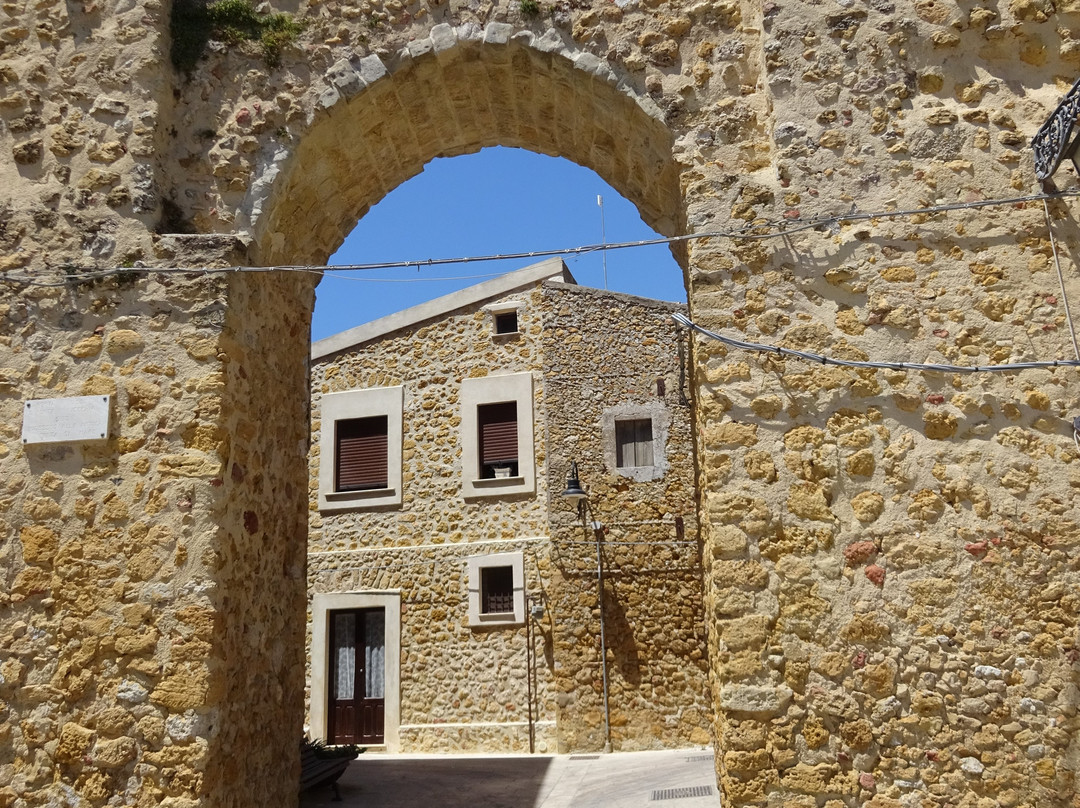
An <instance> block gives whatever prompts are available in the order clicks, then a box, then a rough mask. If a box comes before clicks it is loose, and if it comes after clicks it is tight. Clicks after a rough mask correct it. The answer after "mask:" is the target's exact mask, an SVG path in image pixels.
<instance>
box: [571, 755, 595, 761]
mask: <svg viewBox="0 0 1080 808" xmlns="http://www.w3.org/2000/svg"><path fill="white" fill-rule="evenodd" d="M570 759H571V760H599V759H600V756H599V755H571V756H570Z"/></svg>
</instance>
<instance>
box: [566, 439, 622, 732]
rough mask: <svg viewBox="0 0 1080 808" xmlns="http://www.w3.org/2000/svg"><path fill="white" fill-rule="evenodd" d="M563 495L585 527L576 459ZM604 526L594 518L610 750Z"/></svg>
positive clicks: (586, 504)
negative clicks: (605, 622) (601, 544)
mask: <svg viewBox="0 0 1080 808" xmlns="http://www.w3.org/2000/svg"><path fill="white" fill-rule="evenodd" d="M562 497H563V499H565V500H567V501H568V502H571V503H577V511H578V518H579V519H580V520H581V526H582V528H584V527H585V516H586V511H588V512H589V514H590V515H592V508H591V507H590V506H589V495H588V494H587V493H585V489H583V488H582V487H581V480H580V479H579V478H578V467H577V461H576V460H575V461H571V463H570V474H569V476H568V477H567V478H566V490H565V491H563V492H562ZM603 528H604V526H603V525H602V524H601V523H600V522H597V521H596V520H595V519H594V520H593V522H592V530H593V540H594V541H595V542H596V584H597V603H598V606H599V609H600V673H601V676H602V677H603V687H604V751H605V752H610V751H611V709H610V706H609V702H608V675H607V641H606V639H605V636H604V554H603V553H602V552H601V549H600V540H601V538H602V536H603Z"/></svg>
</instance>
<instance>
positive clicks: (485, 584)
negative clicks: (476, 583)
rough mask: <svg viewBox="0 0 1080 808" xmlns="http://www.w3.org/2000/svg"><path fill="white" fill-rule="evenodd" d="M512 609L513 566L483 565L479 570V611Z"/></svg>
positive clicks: (505, 610)
mask: <svg viewBox="0 0 1080 808" xmlns="http://www.w3.org/2000/svg"><path fill="white" fill-rule="evenodd" d="M513 611H514V568H513V567H484V568H482V569H481V570H480V613H481V614H508V613H512V612H513Z"/></svg>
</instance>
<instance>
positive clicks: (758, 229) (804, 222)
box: [0, 190, 1080, 288]
mask: <svg viewBox="0 0 1080 808" xmlns="http://www.w3.org/2000/svg"><path fill="white" fill-rule="evenodd" d="M1075 196H1080V190H1077V191H1056V192H1053V193H1040V194H1032V195H1030V196H1017V197H1010V198H1006V199H983V200H976V201H973V202H956V203H953V204H948V205H933V206H928V207H922V208H907V209H901V210H883V211H874V212H866V213H862V212H858V211H855V210H852V211H851V212H849V213H841V214H834V215H829V216H820V217H818V218H815V219H801V218H794V219H755V220H753V221H751V222H748V223H747V224H745V225H743V226H742V227H738V228H735V229H732V230H712V231H705V232H700V233H688V234H686V235H682V236H669V237H658V238H654V239H641V240H637V241H623V242H618V243H612V244H589V245H585V246H581V247H567V248H564V249H558V250H532V251H529V252H517V253H500V254H496V255H479V256H466V257H461V258H428V259H424V260H412V261H381V262H373V263H366V264H339V265H336V266H333V267H328V266H325V265H317V264H280V265H275V266H268V267H254V266H232V267H148V266H133V267H111V268H105V269H101V268H97V267H84V266H79V265H75V264H65V265H62V266H58V267H51V268H50V269H51V270H53V271H61V272H64V273H65V274H66V275H67V277H66V278H65V279H64V280H63V281H53V282H48V281H40V280H37V279H36V278H35V277H32V276H28V275H18V274H15V273H16V272H17V271H18V270H16V269H7V270H0V278H2V279H3V280H5V281H8V282H10V283H15V284H20V285H23V286H40V287H49V288H62V287H66V286H68V285H69V284H71V283H79V282H86V281H92V280H97V279H100V278H106V277H109V276H111V275H118V274H131V273H136V274H144V275H147V274H203V275H213V274H227V273H229V272H306V273H319V274H321V273H323V272H326V271H327V270H330V271H335V272H366V271H370V270H376V269H411V268H416V269H417V270H419V269H421V268H424V267H428V268H430V267H435V266H445V265H448V264H469V263H479V262H485V261H509V260H522V259H535V258H550V257H555V256H571V255H585V254H588V253H592V252H597V251H600V252H605V251H607V250H624V249H632V248H636V247H651V246H655V245H670V244H677V243H682V242H688V241H695V240H699V239H709V238H728V239H733V240H744V241H761V240H767V239H773V238H786V237H788V236H791V235H793V234H795V233H799V232H802V231H804V230H813V229H819V228H827V227H830V226H836V225H839V224H842V223H851V222H859V221H872V220H874V219H893V218H902V217H908V216H919V215H930V214H936V213H947V212H950V211H958V210H973V209H976V208H985V207H995V206H1004V205H1018V204H1022V203H1027V202H1039V201H1045V200H1051V199H1063V198H1067V197H1075ZM436 280H443V279H436Z"/></svg>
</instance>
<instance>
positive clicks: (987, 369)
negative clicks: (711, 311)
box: [671, 314, 1080, 373]
mask: <svg viewBox="0 0 1080 808" xmlns="http://www.w3.org/2000/svg"><path fill="white" fill-rule="evenodd" d="M671 316H672V319H674V320H675V321H676V322H677V323H679V324H680V325H682V326H685V327H686V328H690V329H693V330H694V331H696V332H698V333H699V334H702V335H703V336H706V337H709V338H710V339H714V340H716V341H718V342H722V343H724V344H725V345H730V346H732V347H733V348H742V349H743V350H746V351H754V352H756V353H770V354H776V355H777V356H790V357H792V358H794V359H802V360H804V361H806V362H814V363H815V364H818V365H837V366H839V367H846V368H871V369H873V370H930V371H936V372H939V373H1007V372H1015V371H1019V370H1033V369H1045V368H1075V367H1080V359H1054V360H1051V361H1047V362H1012V363H1009V364H1005V365H943V364H935V363H926V362H859V361H856V360H853V359H834V358H832V357H828V356H823V355H821V354H816V353H811V352H810V351H797V350H794V349H792V348H782V347H780V346H779V345H764V344H762V343H760V342H747V341H746V340H741V339H735V338H734V337H726V336H724V335H723V334H718V333H717V332H715V331H710V330H708V329H707V328H702V327H701V326H699V325H697V324H696V323H694V322H693V321H692V320H691V319H690V318H689V317H686V316H684V315H682V314H673V315H671Z"/></svg>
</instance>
